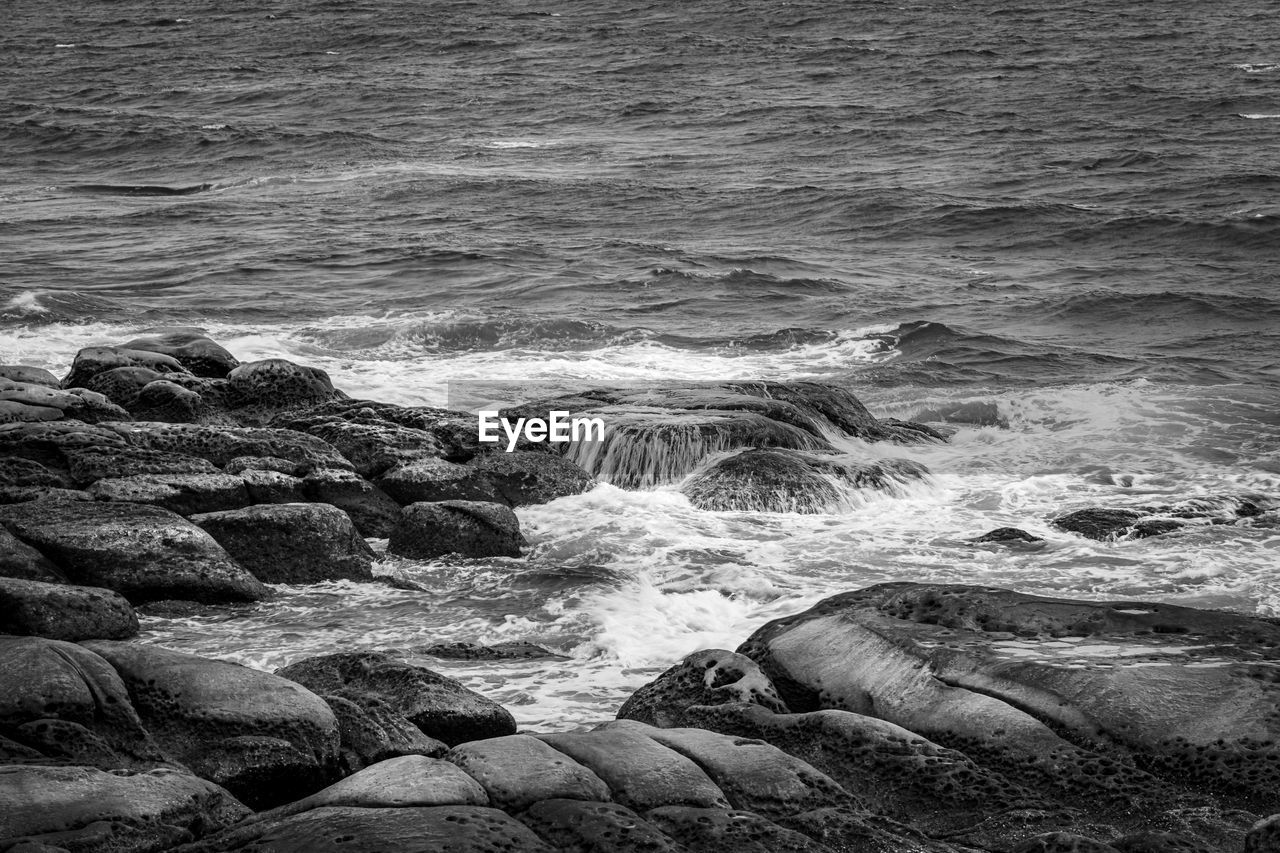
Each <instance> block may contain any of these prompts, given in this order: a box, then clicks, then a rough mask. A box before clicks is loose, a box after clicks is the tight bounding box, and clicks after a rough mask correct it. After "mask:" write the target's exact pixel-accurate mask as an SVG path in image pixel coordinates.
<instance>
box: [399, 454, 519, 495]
mask: <svg viewBox="0 0 1280 853" xmlns="http://www.w3.org/2000/svg"><path fill="white" fill-rule="evenodd" d="M377 484H378V487H379V488H380V489H382V490H383V491H384V492H386V493H387V494H388V495H390V496H391V497H392V498H394V499H395V500H396V501H398V502H400V503H402V504H412V503H421V502H424V501H427V502H430V501H448V500H464V501H500V500H501V498H500V497H499V496H498V492H497V490H496V489H495V488H494V485H493V483H491V482H490V481H489V479H488V478H487V477H485V476H484V474H483V473H481V472H480V471H478V470H477V469H476V468H475V467H474V466H471V465H458V464H457V463H454V462H446V461H445V460H443V459H437V458H435V457H431V458H429V459H419V460H416V461H413V462H405V463H403V464H400V465H396V466H395V467H393V468H391V469H390V470H388V471H386V472H385V473H384V474H382V475H381V476H380V477H378V480H377Z"/></svg>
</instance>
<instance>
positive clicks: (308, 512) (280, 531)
mask: <svg viewBox="0 0 1280 853" xmlns="http://www.w3.org/2000/svg"><path fill="white" fill-rule="evenodd" d="M191 521H192V522H193V523H195V524H197V525H199V526H200V527H201V528H203V529H204V530H205V531H206V532H207V533H208V534H209V535H210V536H212V537H213V538H214V539H215V540H217V542H218V544H219V545H221V546H222V547H223V548H224V549H226V551H227V553H229V554H230V555H231V556H232V557H233V558H234V559H235V560H236V562H238V563H239V564H240V565H241V566H243V567H245V568H246V569H248V570H249V571H250V572H252V573H253V574H254V576H255V577H257V578H258V580H261V581H265V582H267V583H315V582H316V581H324V580H339V579H342V578H347V579H350V580H370V579H371V578H372V577H373V574H372V572H371V571H370V567H371V566H372V565H373V549H372V548H370V547H369V546H368V545H367V544H366V543H365V541H364V539H362V538H361V537H360V534H359V533H358V532H357V531H356V528H355V525H354V524H352V522H351V518H350V517H349V516H348V515H347V514H346V513H345V512H343V511H342V510H340V509H338V508H337V507H334V506H329V505H328V504H306V503H292V504H263V505H258V506H250V507H245V508H244V509H236V510H231V511H228V512H211V513H205V514H202V515H195V516H192V518H191Z"/></svg>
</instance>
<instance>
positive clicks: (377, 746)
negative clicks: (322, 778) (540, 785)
mask: <svg viewBox="0 0 1280 853" xmlns="http://www.w3.org/2000/svg"><path fill="white" fill-rule="evenodd" d="M321 698H322V699H324V701H325V702H327V703H329V708H330V709H332V711H333V714H334V716H335V717H337V718H338V735H339V738H340V744H341V745H340V757H339V769H340V770H341V771H342V772H343V773H353V772H355V771H357V770H359V769H361V768H362V767H368V766H370V765H373V764H377V763H379V762H381V761H386V760H388V759H392V758H397V757H400V756H405V755H424V756H431V757H437V756H441V755H444V754H445V752H447V751H448V749H449V747H448V746H447V745H445V744H444V743H443V742H442V741H438V740H436V739H435V738H433V737H428V736H427V735H425V734H423V732H422V730H421V729H419V728H418V727H417V726H415V725H414V724H413V723H411V722H409V720H408V718H407V717H405V716H404V715H403V714H401V713H399V712H398V711H396V710H395V709H394V708H392V707H391V706H390V705H388V704H387V703H386V702H383V701H381V700H379V699H376V698H374V697H370V696H366V697H362V698H361V701H360V702H353V701H351V700H350V699H347V698H345V697H343V696H336V695H333V694H321ZM486 802H487V800H486ZM348 805H356V804H352V803H349V804H348ZM420 805H421V804H420Z"/></svg>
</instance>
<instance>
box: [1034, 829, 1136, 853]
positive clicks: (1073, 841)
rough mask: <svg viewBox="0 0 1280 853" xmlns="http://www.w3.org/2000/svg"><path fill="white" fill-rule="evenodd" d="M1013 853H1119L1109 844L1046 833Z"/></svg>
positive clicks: (1061, 833) (1065, 834)
mask: <svg viewBox="0 0 1280 853" xmlns="http://www.w3.org/2000/svg"><path fill="white" fill-rule="evenodd" d="M1014 853H1119V851H1118V850H1116V848H1114V847H1112V846H1111V845H1110V844H1104V843H1102V842H1101V841H1095V840H1093V839H1092V838H1085V837H1084V836H1083V835H1076V834H1074V833H1070V832H1046V833H1043V834H1041V835H1037V836H1035V837H1034V838H1029V839H1027V840H1026V841H1025V842H1023V843H1022V844H1020V845H1018V847H1017V848H1016V849H1015V851H1014Z"/></svg>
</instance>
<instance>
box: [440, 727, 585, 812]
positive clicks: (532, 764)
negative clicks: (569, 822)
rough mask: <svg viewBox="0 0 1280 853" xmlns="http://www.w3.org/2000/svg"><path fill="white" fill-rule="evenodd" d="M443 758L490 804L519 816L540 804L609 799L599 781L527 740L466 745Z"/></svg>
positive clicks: (492, 740) (508, 738) (500, 739)
mask: <svg viewBox="0 0 1280 853" xmlns="http://www.w3.org/2000/svg"><path fill="white" fill-rule="evenodd" d="M445 759H446V760H447V761H451V762H453V763H454V764H456V765H458V766H459V767H461V768H462V769H463V770H465V771H466V773H467V775H469V776H471V778H473V779H475V780H476V781H477V782H479V783H480V785H481V786H482V787H483V788H484V789H485V791H487V792H488V794H489V799H490V801H491V802H492V803H493V804H494V805H496V806H498V807H500V808H502V809H504V810H506V811H511V812H516V811H520V810H521V809H524V808H527V807H529V806H531V805H533V804H534V803H536V802H538V801H540V800H549V799H569V800H591V801H598V802H603V801H606V800H608V799H609V798H610V797H609V788H608V786H607V785H605V783H604V782H603V781H601V779H600V777H598V776H596V774H594V773H592V772H591V771H590V770H588V769H587V768H585V767H583V766H582V765H581V764H579V763H578V762H576V761H574V760H573V759H571V758H569V757H568V756H567V755H565V754H563V753H561V752H559V751H557V750H555V749H553V748H551V747H550V746H548V745H547V744H545V743H543V742H542V741H540V740H538V739H537V738H535V737H531V736H529V735H507V736H505V737H495V738H488V739H486V740H474V741H469V742H467V743H463V744H460V745H458V746H455V747H454V748H453V749H451V750H449V752H448V753H446V754H445Z"/></svg>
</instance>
